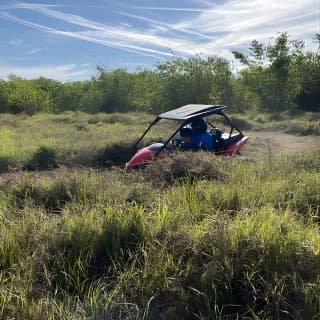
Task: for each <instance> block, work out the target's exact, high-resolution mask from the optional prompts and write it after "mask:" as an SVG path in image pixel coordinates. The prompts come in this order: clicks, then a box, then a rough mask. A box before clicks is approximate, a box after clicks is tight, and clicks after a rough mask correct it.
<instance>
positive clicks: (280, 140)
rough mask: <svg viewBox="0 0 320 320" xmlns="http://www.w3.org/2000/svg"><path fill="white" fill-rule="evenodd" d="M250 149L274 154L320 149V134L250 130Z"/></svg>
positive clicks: (250, 150)
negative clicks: (309, 134)
mask: <svg viewBox="0 0 320 320" xmlns="http://www.w3.org/2000/svg"><path fill="white" fill-rule="evenodd" d="M246 134H247V135H248V136H249V137H250V140H249V143H248V151H249V152H250V153H252V152H262V153H269V152H272V153H273V154H279V153H302V152H312V151H320V136H295V135H291V134H287V133H283V132H267V131H259V132H248V133H246Z"/></svg>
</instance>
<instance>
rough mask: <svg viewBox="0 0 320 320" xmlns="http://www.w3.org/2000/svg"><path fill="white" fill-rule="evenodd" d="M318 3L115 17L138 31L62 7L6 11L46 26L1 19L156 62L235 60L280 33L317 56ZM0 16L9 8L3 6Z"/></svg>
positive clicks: (207, 5) (216, 6)
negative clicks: (236, 53) (26, 14)
mask: <svg viewBox="0 0 320 320" xmlns="http://www.w3.org/2000/svg"><path fill="white" fill-rule="evenodd" d="M317 1H319V0H304V1H296V0H282V1H279V0H269V1H265V0H227V1H224V2H222V3H212V1H207V0H195V1H194V3H195V4H196V5H195V6H194V7H185V8H183V7H181V8H178V7H171V8H170V7H161V6H157V7H151V6H145V7H142V6H132V7H130V9H131V10H133V12H130V13H125V12H119V11H117V12H116V13H117V14H119V13H120V14H122V16H123V17H127V18H130V19H135V20H137V21H140V22H143V25H142V24H141V23H140V24H139V25H140V26H141V27H140V28H137V27H136V28H135V27H134V26H133V24H132V23H130V24H128V21H119V24H118V25H117V26H114V25H111V24H108V23H101V22H97V21H93V20H89V19H87V18H85V17H82V16H79V15H75V14H70V13H65V12H62V11H61V10H62V9H61V8H63V6H49V5H42V4H30V3H16V4H13V5H12V6H10V7H8V6H6V7H5V9H6V10H9V9H19V10H31V11H33V12H35V13H38V14H40V15H42V16H45V17H48V18H50V19H47V21H48V23H47V25H42V24H38V23H35V22H34V21H31V20H30V21H28V20H24V19H21V18H18V17H17V16H15V15H12V14H9V13H6V12H3V11H2V12H1V11H0V18H1V17H2V18H4V19H7V20H10V21H12V22H15V23H19V24H22V25H25V26H27V27H31V28H35V29H37V30H41V31H43V32H48V33H51V34H55V35H57V36H64V37H69V38H74V39H78V40H83V41H87V42H93V43H97V44H100V45H103V46H107V47H112V48H117V49H119V50H122V51H128V52H133V53H135V54H137V55H143V56H151V57H154V58H155V59H157V60H160V59H164V58H168V57H171V56H172V52H174V54H175V55H178V56H182V57H188V56H190V55H194V54H197V53H202V54H204V55H214V54H218V55H223V56H224V57H231V50H234V49H236V50H241V49H242V50H246V49H247V48H248V46H249V45H250V43H251V41H252V40H254V39H257V40H258V41H260V42H263V43H266V42H268V41H269V40H270V38H271V37H275V36H277V32H288V34H289V35H291V37H292V38H293V39H302V40H304V41H305V42H306V46H307V48H308V49H313V50H316V44H315V43H313V42H312V38H313V36H314V34H315V33H316V32H319V10H320V7H319V3H317ZM93 7H94V6H93ZM0 10H4V8H3V7H1V6H0ZM134 10H139V13H140V14H135V13H134ZM151 10H153V11H172V13H173V14H172V15H170V22H168V21H167V20H168V19H167V16H166V15H161V18H160V17H159V19H157V20H155V19H153V18H151V17H150V16H148V14H149V13H150V11H151ZM141 12H144V15H142V14H141ZM179 12H181V13H179ZM184 12H186V13H188V14H187V15H184V14H183V13H184ZM114 13H115V12H113V14H114ZM174 13H178V14H174ZM110 14H112V12H111V11H110ZM56 20H58V21H60V22H61V21H62V22H64V23H66V27H64V28H63V29H58V28H56V27H55V23H56ZM49 22H50V26H49ZM68 24H71V25H73V27H76V28H77V29H76V31H70V30H69V29H68V28H67V25H68ZM59 25H60V26H61V23H59ZM60 28H61V27H60ZM13 44H14V43H12V45H13ZM39 49H40V48H39ZM36 50H37V49H35V50H34V52H33V53H34V54H35V53H36V52H37V51H36ZM31 52H32V51H30V54H32V53H31ZM68 66H70V65H68ZM73 71H75V70H73ZM66 72H71V70H67V71H66ZM75 72H77V71H75Z"/></svg>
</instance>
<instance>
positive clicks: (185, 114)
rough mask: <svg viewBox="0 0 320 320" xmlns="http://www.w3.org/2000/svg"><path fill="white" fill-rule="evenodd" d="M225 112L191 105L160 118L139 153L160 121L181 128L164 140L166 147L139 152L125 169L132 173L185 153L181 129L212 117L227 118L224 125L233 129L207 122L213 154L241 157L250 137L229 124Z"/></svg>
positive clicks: (158, 145)
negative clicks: (227, 130) (183, 151)
mask: <svg viewBox="0 0 320 320" xmlns="http://www.w3.org/2000/svg"><path fill="white" fill-rule="evenodd" d="M225 108H226V106H223V105H204V104H188V105H185V106H182V107H180V108H177V109H174V110H171V111H167V112H164V113H161V114H159V115H158V116H157V117H156V118H155V119H154V121H153V122H152V123H151V124H150V125H149V127H148V128H147V129H146V131H145V132H144V133H143V134H142V136H141V137H140V138H139V139H138V141H137V142H136V143H135V148H136V149H138V146H139V144H140V143H141V141H142V140H143V138H144V137H145V135H146V134H147V133H148V132H149V130H150V129H151V128H152V127H153V126H154V125H156V124H157V123H158V122H159V121H160V120H161V119H167V120H173V121H176V122H177V123H178V124H179V125H178V128H177V129H176V130H175V131H174V132H173V133H172V134H171V136H170V137H169V138H168V139H167V140H165V142H164V143H160V142H158V143H153V144H151V145H149V146H146V147H144V148H141V149H140V150H138V151H137V152H136V153H135V154H134V155H133V157H132V158H131V159H130V160H129V161H128V162H127V163H126V167H127V168H128V169H132V168H135V167H138V166H140V165H143V164H146V163H148V162H150V161H152V160H155V159H163V158H164V157H166V156H167V155H168V154H170V153H172V152H174V151H175V150H184V148H183V143H184V142H183V138H182V137H181V135H180V134H179V132H181V129H182V128H186V127H188V126H189V125H190V123H191V122H192V121H193V120H195V119H200V118H203V119H206V118H207V117H209V116H211V115H218V116H222V117H223V118H224V122H225V123H226V124H227V125H228V127H229V128H230V129H229V132H222V131H221V130H219V129H218V128H217V127H215V126H214V125H213V124H211V123H210V122H209V121H207V123H208V125H209V126H210V127H209V129H208V132H209V133H210V134H211V136H212V139H213V141H214V146H215V147H214V149H213V150H212V151H211V152H214V153H216V154H224V155H228V156H232V155H236V154H240V151H241V150H242V149H243V147H244V146H245V144H246V143H247V142H248V140H249V137H248V136H245V135H244V134H243V133H242V132H241V130H240V129H239V128H238V127H237V126H236V125H235V124H234V123H233V122H232V121H231V120H230V118H229V117H228V116H226V115H225V113H224V112H223V110H224V109H225Z"/></svg>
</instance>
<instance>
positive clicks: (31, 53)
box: [26, 47, 47, 56]
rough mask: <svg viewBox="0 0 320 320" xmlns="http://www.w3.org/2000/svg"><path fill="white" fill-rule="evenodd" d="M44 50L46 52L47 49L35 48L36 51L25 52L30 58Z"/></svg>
mask: <svg viewBox="0 0 320 320" xmlns="http://www.w3.org/2000/svg"><path fill="white" fill-rule="evenodd" d="M44 50H47V48H46V47H43V48H36V49H32V50H29V51H27V52H26V54H27V55H30V56H32V55H34V54H37V53H39V52H42V51H44Z"/></svg>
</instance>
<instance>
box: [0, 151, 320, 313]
mask: <svg viewBox="0 0 320 320" xmlns="http://www.w3.org/2000/svg"><path fill="white" fill-rule="evenodd" d="M61 170H62V172H60V176H58V175H53V176H51V177H50V174H47V175H43V176H40V177H37V176H35V177H30V176H29V175H28V174H25V175H24V176H19V179H17V181H16V182H15V183H12V182H10V183H5V182H3V183H2V184H1V186H0V239H1V241H0V318H1V319H12V318H15V319H182V318H183V319H222V318H223V319H236V318H237V319H245V318H246V319H248V318H250V319H312V318H313V319H316V318H317V317H319V316H320V304H319V301H320V278H319V274H320V234H319V226H318V223H319V217H320V212H319V208H320V193H319V191H320V157H319V153H310V154H304V155H294V156H278V157H276V156H272V155H271V156H270V157H269V158H268V159H267V160H254V159H249V158H246V157H243V158H241V157H240V158H234V159H233V158H232V159H229V158H222V157H215V156H214V155H211V154H206V153H197V154H188V153H187V154H186V153H184V154H181V155H179V154H178V155H177V156H176V157H175V158H170V159H167V160H166V161H163V162H155V163H153V164H151V165H150V166H148V167H147V168H146V169H145V170H144V171H135V172H126V171H123V170H121V169H114V170H99V171H98V170H94V169H74V170H70V169H69V170H64V171H63V169H61Z"/></svg>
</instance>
